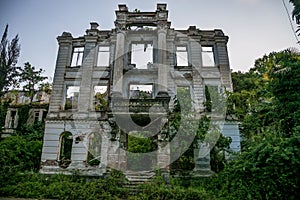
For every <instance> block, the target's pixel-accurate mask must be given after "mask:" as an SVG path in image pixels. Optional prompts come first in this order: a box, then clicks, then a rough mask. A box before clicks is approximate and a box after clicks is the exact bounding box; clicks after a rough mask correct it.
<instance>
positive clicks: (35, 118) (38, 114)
mask: <svg viewBox="0 0 300 200" xmlns="http://www.w3.org/2000/svg"><path fill="white" fill-rule="evenodd" d="M39 118H40V111H35V112H34V124H37V123H38V121H39Z"/></svg>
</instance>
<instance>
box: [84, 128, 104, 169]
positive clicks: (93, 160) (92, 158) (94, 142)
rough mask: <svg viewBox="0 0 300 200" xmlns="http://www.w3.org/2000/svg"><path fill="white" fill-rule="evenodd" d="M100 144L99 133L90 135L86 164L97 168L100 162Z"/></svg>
mask: <svg viewBox="0 0 300 200" xmlns="http://www.w3.org/2000/svg"><path fill="white" fill-rule="evenodd" d="M101 142H102V138H101V135H100V134H99V133H91V134H90V136H89V143H88V145H89V146H88V156H87V164H88V165H91V166H97V165H99V164H100V162H101Z"/></svg>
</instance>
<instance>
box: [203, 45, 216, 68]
mask: <svg viewBox="0 0 300 200" xmlns="http://www.w3.org/2000/svg"><path fill="white" fill-rule="evenodd" d="M213 50H214V49H213V47H212V46H203V47H202V65H203V66H204V67H213V66H215V58H214V51H213Z"/></svg>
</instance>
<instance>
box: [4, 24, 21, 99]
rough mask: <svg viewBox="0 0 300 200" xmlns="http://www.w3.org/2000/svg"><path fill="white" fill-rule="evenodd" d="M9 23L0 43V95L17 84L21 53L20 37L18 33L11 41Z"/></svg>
mask: <svg viewBox="0 0 300 200" xmlns="http://www.w3.org/2000/svg"><path fill="white" fill-rule="evenodd" d="M7 36H8V25H6V27H5V30H4V33H3V35H2V39H1V45H0V97H2V95H3V94H4V93H3V92H4V91H6V90H7V89H8V88H9V87H10V86H12V85H14V84H17V82H18V81H17V77H18V72H17V70H16V69H17V67H16V64H17V62H18V58H19V55H20V45H19V37H18V35H16V36H15V37H14V38H13V39H12V40H11V42H9V40H8V38H7Z"/></svg>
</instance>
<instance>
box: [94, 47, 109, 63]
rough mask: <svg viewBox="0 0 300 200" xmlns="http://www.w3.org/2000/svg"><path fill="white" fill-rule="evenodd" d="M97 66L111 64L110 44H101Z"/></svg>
mask: <svg viewBox="0 0 300 200" xmlns="http://www.w3.org/2000/svg"><path fill="white" fill-rule="evenodd" d="M97 66H109V46H99V50H98V57H97Z"/></svg>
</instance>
